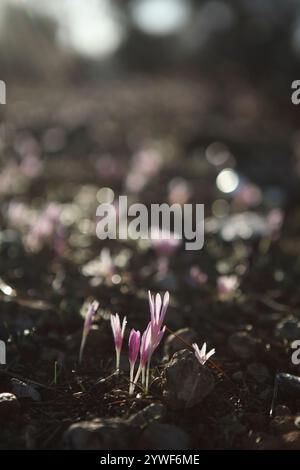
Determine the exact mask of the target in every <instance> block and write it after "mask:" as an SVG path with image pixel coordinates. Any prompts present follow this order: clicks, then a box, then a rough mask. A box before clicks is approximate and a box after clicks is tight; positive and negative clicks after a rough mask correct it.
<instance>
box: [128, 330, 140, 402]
mask: <svg viewBox="0 0 300 470" xmlns="http://www.w3.org/2000/svg"><path fill="white" fill-rule="evenodd" d="M140 342H141V333H140V332H139V331H136V330H134V329H132V330H131V332H130V335H129V342H128V346H129V355H128V358H129V364H130V384H129V394H130V395H131V394H132V393H133V390H134V384H133V373H134V366H135V363H136V360H137V357H138V354H139V350H140Z"/></svg>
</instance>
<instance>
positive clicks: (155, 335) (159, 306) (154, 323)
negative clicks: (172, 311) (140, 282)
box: [148, 291, 170, 355]
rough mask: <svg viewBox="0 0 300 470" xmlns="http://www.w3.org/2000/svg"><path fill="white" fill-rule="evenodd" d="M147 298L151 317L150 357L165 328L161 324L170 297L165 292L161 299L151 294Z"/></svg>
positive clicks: (157, 295)
mask: <svg viewBox="0 0 300 470" xmlns="http://www.w3.org/2000/svg"><path fill="white" fill-rule="evenodd" d="M148 296H149V306H150V315H151V321H150V323H151V355H152V354H153V352H154V351H155V349H156V348H157V347H158V345H159V344H160V342H161V340H162V337H163V335H164V332H165V329H166V328H165V326H163V322H164V319H165V315H166V312H167V308H168V305H169V300H170V295H169V292H168V291H167V292H166V293H165V295H164V297H163V299H162V298H161V296H160V295H159V294H156V296H154V295H151V292H150V291H149V292H148Z"/></svg>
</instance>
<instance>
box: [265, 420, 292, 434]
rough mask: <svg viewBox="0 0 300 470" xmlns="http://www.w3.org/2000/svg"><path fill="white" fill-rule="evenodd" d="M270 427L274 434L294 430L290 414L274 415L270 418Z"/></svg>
mask: <svg viewBox="0 0 300 470" xmlns="http://www.w3.org/2000/svg"><path fill="white" fill-rule="evenodd" d="M270 427H271V429H272V431H273V432H274V433H275V434H285V433H288V432H291V431H295V422H294V418H293V417H292V416H276V417H275V418H273V419H272V421H271V424H270Z"/></svg>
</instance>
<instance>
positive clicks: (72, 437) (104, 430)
mask: <svg viewBox="0 0 300 470" xmlns="http://www.w3.org/2000/svg"><path fill="white" fill-rule="evenodd" d="M132 439H133V436H132V433H131V432H130V427H129V426H128V425H127V423H126V421H122V420H120V419H117V418H108V419H94V420H92V421H81V422H79V423H75V424H72V425H71V426H70V427H69V428H68V429H67V431H66V432H65V433H64V441H65V444H66V448H67V449H71V450H107V449H109V450H124V449H128V448H130V444H131V443H132Z"/></svg>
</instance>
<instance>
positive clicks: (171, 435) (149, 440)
mask: <svg viewBox="0 0 300 470" xmlns="http://www.w3.org/2000/svg"><path fill="white" fill-rule="evenodd" d="M138 447H139V448H141V449H151V450H152V449H153V450H187V449H188V448H189V437H188V435H187V433H186V432H185V431H183V429H180V428H179V427H178V426H174V425H170V424H161V423H151V424H150V425H149V426H147V428H146V429H145V430H144V431H143V432H142V434H141V437H140V440H139V445H138Z"/></svg>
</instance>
